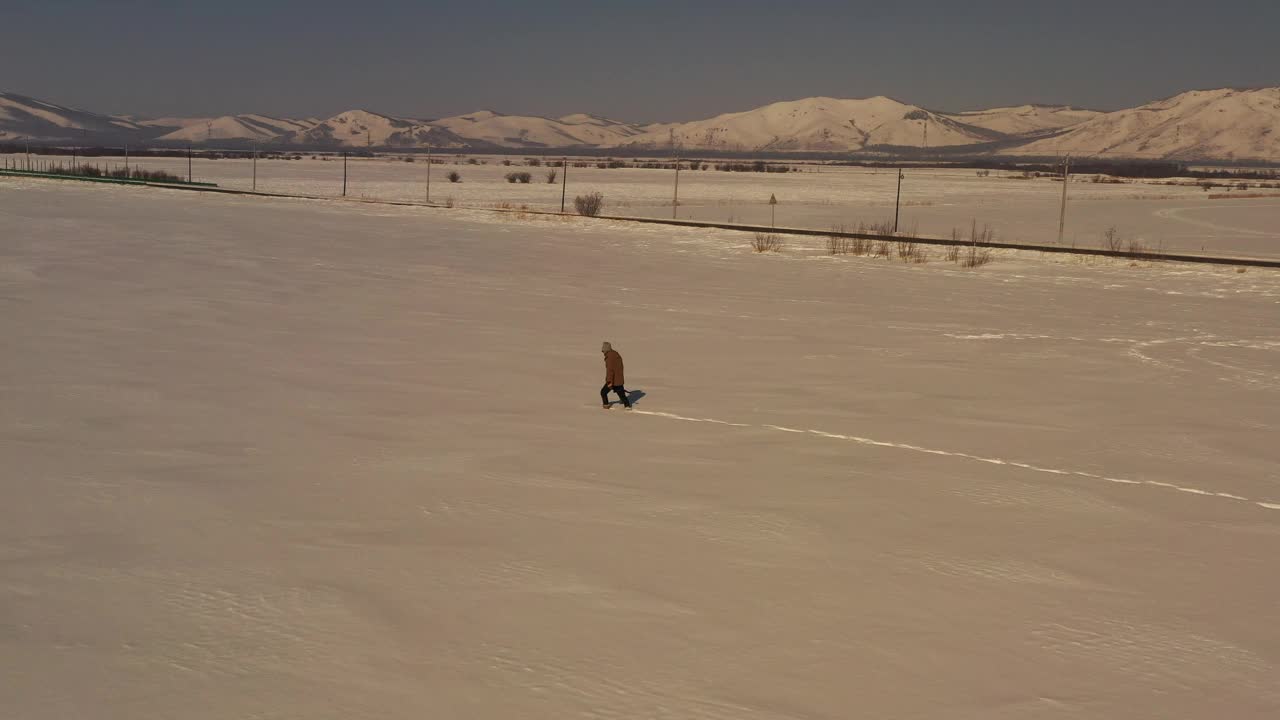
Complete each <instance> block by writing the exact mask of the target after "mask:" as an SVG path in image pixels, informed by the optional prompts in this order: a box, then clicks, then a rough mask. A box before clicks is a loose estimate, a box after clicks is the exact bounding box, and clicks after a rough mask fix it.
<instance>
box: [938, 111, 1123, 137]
mask: <svg viewBox="0 0 1280 720" xmlns="http://www.w3.org/2000/svg"><path fill="white" fill-rule="evenodd" d="M1099 115H1102V113H1101V112H1099V111H1097V110H1083V109H1080V108H1074V107H1070V106H1068V105H1018V106H1017V107H1000V108H990V109H987V110H973V111H970V112H961V113H951V114H949V115H948V117H950V118H951V119H952V120H955V121H957V122H962V123H964V124H966V125H972V126H974V127H980V128H986V129H987V130H994V131H995V132H998V133H1003V134H1005V135H1032V134H1036V133H1043V132H1049V131H1054V130H1061V129H1062V128H1065V127H1070V126H1072V125H1079V124H1080V123H1082V122H1085V121H1086V120H1092V119H1093V118H1095V117H1098V116H1099Z"/></svg>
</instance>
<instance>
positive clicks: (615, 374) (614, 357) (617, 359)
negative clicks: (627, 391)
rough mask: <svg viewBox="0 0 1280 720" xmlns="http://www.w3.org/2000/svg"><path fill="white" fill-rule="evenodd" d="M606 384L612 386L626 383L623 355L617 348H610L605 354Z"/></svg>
mask: <svg viewBox="0 0 1280 720" xmlns="http://www.w3.org/2000/svg"><path fill="white" fill-rule="evenodd" d="M604 384H605V385H608V386H610V387H614V386H618V385H624V384H625V383H624V382H623V379H622V356H621V355H619V354H618V351H617V350H612V349H611V350H609V352H606V353H605V354H604Z"/></svg>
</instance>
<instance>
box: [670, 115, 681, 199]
mask: <svg viewBox="0 0 1280 720" xmlns="http://www.w3.org/2000/svg"><path fill="white" fill-rule="evenodd" d="M671 154H672V155H675V156H676V190H675V191H673V192H672V196H671V219H672V220H675V219H676V213H677V210H678V209H680V152H678V151H677V150H676V131H675V128H672V129H671Z"/></svg>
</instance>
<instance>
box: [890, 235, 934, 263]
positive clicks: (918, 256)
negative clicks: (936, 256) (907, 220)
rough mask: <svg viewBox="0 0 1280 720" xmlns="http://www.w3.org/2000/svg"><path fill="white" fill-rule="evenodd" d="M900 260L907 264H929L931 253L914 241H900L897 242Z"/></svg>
mask: <svg viewBox="0 0 1280 720" xmlns="http://www.w3.org/2000/svg"><path fill="white" fill-rule="evenodd" d="M897 250H898V259H900V260H902V262H906V263H916V264H921V263H927V262H929V252H928V251H927V250H925V249H924V247H923V246H921V245H920V244H919V243H917V242H914V241H912V240H899V241H898V242H897Z"/></svg>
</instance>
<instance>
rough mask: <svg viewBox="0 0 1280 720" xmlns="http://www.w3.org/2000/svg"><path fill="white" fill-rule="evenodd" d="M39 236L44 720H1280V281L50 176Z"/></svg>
mask: <svg viewBox="0 0 1280 720" xmlns="http://www.w3.org/2000/svg"><path fill="white" fill-rule="evenodd" d="M282 166H283V167H287V168H289V169H290V170H291V171H296V170H298V169H301V168H319V167H324V166H322V165H320V163H318V162H317V163H291V164H282ZM216 167H227V168H230V167H234V166H233V165H232V164H230V163H226V164H222V163H219V164H217V165H216ZM384 167H385V168H388V170H389V169H390V168H391V167H393V166H391V165H389V164H388V165H376V164H372V163H370V164H369V165H368V166H367V168H366V167H364V166H361V167H360V170H359V172H360V173H362V175H361V177H365V178H367V177H371V176H374V174H375V173H376V172H379V170H377V169H378V168H384ZM394 167H396V170H397V171H398V172H403V171H404V168H401V167H399V166H394ZM408 167H409V168H412V167H413V166H408ZM492 170H493V169H492V168H490V169H489V171H490V172H491V171H492ZM463 171H464V172H468V171H467V170H466V169H465V168H464V169H463ZM471 172H473V173H476V171H475V170H472V171H471ZM481 172H483V170H482V171H481ZM571 172H572V170H571ZM604 172H606V171H601V174H600V175H598V176H589V177H601V178H604V177H607V176H605V175H604V174H603V173H604ZM613 172H618V171H613ZM476 174H477V175H478V174H479V173H476ZM585 174H586V173H584V175H585ZM708 175H709V174H708ZM615 177H625V175H622V174H618V175H615ZM714 177H715V178H716V179H717V180H720V179H721V178H723V177H724V176H721V175H716V176H714ZM824 177H825V176H824ZM864 177H866V178H874V177H875V176H871V175H866V176H864ZM471 179H472V178H469V180H471ZM571 179H572V176H571ZM881 179H884V178H881ZM752 181H753V182H762V181H761V180H756V179H752ZM366 182H367V181H366ZM1007 182H1009V183H1010V186H1011V187H1030V186H1028V185H1025V184H1017V183H1015V182H1014V181H1007ZM480 185H481V184H480V183H478V182H476V183H474V186H480ZM637 185H638V186H639V187H644V186H643V184H641V183H637ZM472 186H473V184H472V182H468V183H466V184H464V185H463V186H462V188H461V190H462V191H469V188H470V187H472ZM537 189H538V188H535V187H521V188H515V190H520V191H526V192H533V191H535V190H537ZM1081 189H1082V190H1084V189H1085V188H1081ZM606 192H607V191H606ZM1028 192H1029V191H1028ZM782 196H783V197H785V195H782ZM783 207H785V206H783ZM0 227H3V228H4V229H5V234H4V242H3V243H0V303H3V308H4V310H3V312H2V313H0V334H3V337H4V338H5V344H4V349H3V351H0V363H2V365H3V368H4V372H3V374H2V375H0V383H2V384H3V393H4V402H3V403H0V455H2V456H3V463H0V466H2V467H3V472H2V474H0V483H2V484H3V485H2V489H3V495H4V497H5V499H6V501H5V502H4V503H3V504H0V678H3V680H2V681H0V707H2V708H3V711H2V712H0V715H2V716H4V717H13V718H23V720H45V719H49V720H53V719H57V720H63V719H65V718H88V717H93V718H103V719H116V718H119V719H121V720H124V719H129V720H133V719H134V718H143V717H155V718H179V717H180V718H210V719H212V718H219V719H221V718H250V717H252V718H307V719H308V720H313V719H319V718H334V719H338V718H341V719H342V720H349V719H350V718H371V717H379V718H424V717H429V718H548V719H551V718H555V719H556V720H560V719H562V718H569V717H584V718H708V719H710V718H725V719H729V718H732V719H735V720H738V719H745V718H793V719H798V718H849V717H868V718H871V717H886V718H888V717H893V718H922V719H923V718H940V717H946V718H972V719H974V720H979V719H981V720H990V719H992V718H1019V719H1022V718H1067V717H1072V718H1125V719H1136V718H1152V719H1156V718H1158V719H1160V720H1167V719H1169V718H1232V719H1240V720H1243V719H1247V718H1259V719H1262V718H1275V717H1277V716H1278V715H1280V682H1278V681H1277V679H1278V678H1280V602H1277V599H1278V598H1280V580H1278V579H1277V576H1276V572H1275V567H1276V565H1275V563H1276V557H1277V556H1280V450H1277V446H1276V442H1275V439H1276V437H1277V432H1278V431H1280V402H1277V400H1278V399H1280V398H1278V395H1277V393H1280V274H1277V273H1274V272H1270V271H1260V270H1256V269H1251V270H1249V271H1247V272H1244V273H1237V272H1234V271H1233V270H1232V269H1230V268H1198V267H1185V266H1179V265H1171V264H1166V265H1142V266H1137V267H1133V266H1130V265H1128V264H1125V263H1107V262H1097V263H1094V264H1091V265H1084V264H1080V263H1078V262H1077V261H1076V260H1074V259H1071V258H1067V259H1057V260H1055V259H1052V258H1041V257H1040V256H1038V255H1034V254H1019V253H1011V252H1003V253H1001V254H999V255H998V257H997V258H996V260H995V262H993V263H992V264H991V265H988V266H986V267H983V268H980V269H977V270H963V269H960V268H958V267H957V266H955V265H954V264H952V263H947V262H944V261H942V260H941V259H940V258H935V259H934V260H933V261H931V262H929V263H928V264H925V265H905V264H903V263H901V262H898V261H897V260H894V261H885V260H871V259H863V258H830V257H826V256H824V255H822V253H821V249H820V244H821V241H820V240H813V241H808V242H800V241H791V242H790V244H788V246H787V247H786V248H785V249H784V251H783V252H782V253H780V254H772V255H756V254H753V253H752V252H750V249H749V247H748V240H747V238H745V237H744V236H743V235H741V234H735V233H730V232H721V231H710V232H708V231H699V230H693V229H685V228H667V227H640V228H637V227H631V226H628V225H625V224H621V223H615V222H610V221H601V220H595V221H593V220H585V219H580V218H573V219H560V218H555V219H551V220H548V219H527V220H523V221H521V220H517V219H516V218H515V217H514V216H511V215H496V214H492V213H484V212H479V211H467V210H453V211H449V210H445V209H431V208H402V207H383V206H372V205H354V204H342V203H331V202H324V201H307V200H285V199H263V198H252V197H236V196H217V195H203V194H195V193H185V192H178V191H165V190H147V189H138V188H127V187H117V186H106V185H91V184H80V183H58V182H49V181H34V180H15V179H11V178H0ZM605 339H608V340H610V341H612V342H613V343H614V345H615V346H616V347H617V348H618V349H619V350H620V351H621V352H622V354H623V356H624V357H625V359H626V363H627V366H626V370H627V379H628V385H629V386H630V388H631V389H632V390H633V391H637V390H638V391H643V393H644V395H643V397H642V398H641V399H640V400H639V402H638V404H637V410H636V411H635V412H632V413H626V412H623V411H621V410H612V411H608V412H605V411H602V410H601V409H600V408H599V406H598V402H597V397H596V392H597V389H598V387H599V383H600V380H601V377H602V372H603V368H602V363H601V359H600V356H599V354H598V348H599V344H600V341H601V340H605Z"/></svg>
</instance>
